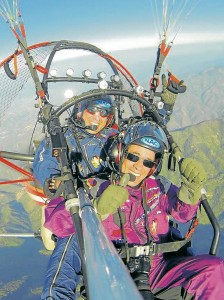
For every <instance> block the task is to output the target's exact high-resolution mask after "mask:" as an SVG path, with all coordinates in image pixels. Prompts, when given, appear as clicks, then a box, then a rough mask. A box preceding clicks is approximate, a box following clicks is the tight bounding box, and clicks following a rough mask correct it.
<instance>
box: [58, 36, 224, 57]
mask: <svg viewBox="0 0 224 300" xmlns="http://www.w3.org/2000/svg"><path fill="white" fill-rule="evenodd" d="M218 42H224V33H223V32H220V33H214V32H203V33H202V32H198V33H196V32H194V33H185V34H179V35H177V37H176V38H175V40H174V44H175V45H186V44H187V45H191V44H201V43H218ZM90 43H91V44H93V45H95V46H97V47H98V48H100V49H102V50H103V51H105V52H115V51H124V50H126V51H127V50H134V49H143V48H153V47H157V46H158V45H159V39H158V38H156V37H153V36H151V37H149V36H138V37H136V36H133V37H126V38H117V39H108V40H98V41H91V42H90ZM90 54H91V53H90V52H86V51H80V50H79V51H78V52H74V50H70V51H69V50H66V55H65V52H64V51H60V52H58V53H57V60H63V59H68V58H72V57H78V56H84V55H90Z"/></svg>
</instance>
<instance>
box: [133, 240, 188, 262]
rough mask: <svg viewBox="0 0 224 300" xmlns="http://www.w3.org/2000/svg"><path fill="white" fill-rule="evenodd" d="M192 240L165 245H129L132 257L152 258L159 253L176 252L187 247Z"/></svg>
mask: <svg viewBox="0 0 224 300" xmlns="http://www.w3.org/2000/svg"><path fill="white" fill-rule="evenodd" d="M190 241H191V239H185V240H183V241H176V242H168V243H163V244H156V243H152V244H150V245H144V246H141V245H138V246H137V245H135V246H130V245H129V253H130V257H135V258H137V257H139V256H142V255H146V256H150V255H157V254H158V253H168V252H176V251H178V250H180V249H181V248H182V247H183V246H185V245H186V244H187V243H188V242H190Z"/></svg>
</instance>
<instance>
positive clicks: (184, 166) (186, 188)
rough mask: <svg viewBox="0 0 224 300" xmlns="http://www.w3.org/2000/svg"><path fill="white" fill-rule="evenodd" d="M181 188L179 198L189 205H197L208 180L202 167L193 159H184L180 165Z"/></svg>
mask: <svg viewBox="0 0 224 300" xmlns="http://www.w3.org/2000/svg"><path fill="white" fill-rule="evenodd" d="M180 174H181V181H182V183H181V187H180V189H179V192H178V198H179V199H180V200H181V201H183V202H185V203H187V204H192V205H194V204H197V202H198V201H199V199H200V196H201V189H202V187H203V183H204V182H205V180H206V172H205V170H204V168H203V167H202V165H201V164H200V163H199V162H198V161H196V160H195V159H193V158H184V159H183V161H182V162H181V165H180Z"/></svg>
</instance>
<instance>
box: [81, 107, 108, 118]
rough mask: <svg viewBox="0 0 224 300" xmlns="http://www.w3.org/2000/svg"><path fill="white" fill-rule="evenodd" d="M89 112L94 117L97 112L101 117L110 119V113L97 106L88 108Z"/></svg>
mask: <svg viewBox="0 0 224 300" xmlns="http://www.w3.org/2000/svg"><path fill="white" fill-rule="evenodd" d="M86 110H87V112H88V113H90V114H91V115H94V114H95V113H96V112H99V113H100V116H101V117H103V118H104V117H108V116H109V115H110V112H109V111H108V110H106V109H104V108H99V107H97V106H88V107H87V108H86Z"/></svg>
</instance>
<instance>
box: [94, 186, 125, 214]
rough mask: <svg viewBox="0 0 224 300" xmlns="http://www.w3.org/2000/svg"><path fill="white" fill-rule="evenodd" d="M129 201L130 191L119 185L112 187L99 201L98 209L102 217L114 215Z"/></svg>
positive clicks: (109, 187) (107, 189)
mask: <svg viewBox="0 0 224 300" xmlns="http://www.w3.org/2000/svg"><path fill="white" fill-rule="evenodd" d="M127 199H128V191H127V190H126V189H125V188H124V187H123V186H119V185H110V186H108V188H106V190H105V191H104V192H103V193H102V195H101V196H100V198H99V199H98V201H97V204H96V208H97V212H98V213H99V214H100V215H110V214H114V213H115V212H116V211H117V209H118V207H120V206H121V205H122V204H123V203H124V202H125V201H126V200H127Z"/></svg>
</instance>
